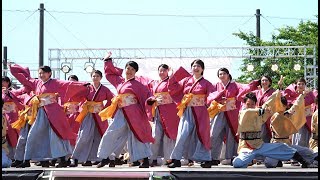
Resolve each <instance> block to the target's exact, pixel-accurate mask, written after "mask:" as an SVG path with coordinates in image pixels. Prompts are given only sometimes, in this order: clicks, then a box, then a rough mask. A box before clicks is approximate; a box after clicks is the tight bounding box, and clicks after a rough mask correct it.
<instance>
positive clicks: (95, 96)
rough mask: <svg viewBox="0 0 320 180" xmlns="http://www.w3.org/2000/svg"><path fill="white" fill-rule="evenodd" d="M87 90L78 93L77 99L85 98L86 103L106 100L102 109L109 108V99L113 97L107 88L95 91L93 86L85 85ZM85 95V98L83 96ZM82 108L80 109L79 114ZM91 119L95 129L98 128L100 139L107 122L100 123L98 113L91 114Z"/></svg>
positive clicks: (106, 127) (102, 86) (103, 87)
mask: <svg viewBox="0 0 320 180" xmlns="http://www.w3.org/2000/svg"><path fill="white" fill-rule="evenodd" d="M87 87H88V89H87V91H85V92H81V93H78V94H77V96H78V98H80V97H85V99H86V100H87V101H95V102H102V101H105V100H107V103H106V104H105V105H104V107H103V109H104V108H106V107H108V106H110V104H111V99H112V98H113V97H114V94H113V93H112V92H111V91H110V89H109V88H107V87H106V86H104V85H102V84H101V86H100V87H99V88H98V89H97V90H96V89H95V88H94V85H92V84H90V85H87ZM84 95H85V96H84ZM81 110H82V108H80V112H81ZM92 115H93V119H94V121H95V124H96V127H97V128H98V131H99V134H100V135H101V137H102V136H103V134H104V132H105V131H106V130H107V129H108V126H109V124H108V121H102V120H101V117H100V116H99V113H92Z"/></svg>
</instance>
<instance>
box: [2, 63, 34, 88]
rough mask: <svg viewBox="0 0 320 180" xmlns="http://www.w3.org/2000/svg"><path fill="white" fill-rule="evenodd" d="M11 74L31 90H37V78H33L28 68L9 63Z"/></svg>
mask: <svg viewBox="0 0 320 180" xmlns="http://www.w3.org/2000/svg"><path fill="white" fill-rule="evenodd" d="M8 65H9V69H10V72H11V74H12V75H13V76H14V77H15V78H17V80H18V81H19V82H20V83H21V84H22V85H23V86H25V87H27V88H29V89H30V90H35V87H36V85H35V84H36V79H33V78H31V76H30V71H29V69H28V68H25V67H22V66H19V65H18V64H11V63H8Z"/></svg>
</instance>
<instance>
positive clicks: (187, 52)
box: [48, 46, 318, 88]
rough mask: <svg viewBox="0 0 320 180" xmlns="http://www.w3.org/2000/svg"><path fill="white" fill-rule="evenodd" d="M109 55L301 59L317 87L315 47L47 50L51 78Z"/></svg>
mask: <svg viewBox="0 0 320 180" xmlns="http://www.w3.org/2000/svg"><path fill="white" fill-rule="evenodd" d="M107 51H111V52H112V57H113V58H114V59H115V60H117V59H118V60H121V59H155V58H174V59H184V58H275V59H278V58H304V78H305V79H306V81H307V86H308V87H313V88H316V87H317V84H316V83H317V79H318V64H317V60H316V59H317V57H316V47H315V46H251V47H195V48H92V49H49V56H48V57H49V66H50V67H51V68H52V70H53V71H54V72H53V76H54V77H55V78H60V72H61V63H70V62H72V61H73V60H85V61H88V60H89V61H92V60H98V59H101V58H103V57H104V55H105V53H106V52H107Z"/></svg>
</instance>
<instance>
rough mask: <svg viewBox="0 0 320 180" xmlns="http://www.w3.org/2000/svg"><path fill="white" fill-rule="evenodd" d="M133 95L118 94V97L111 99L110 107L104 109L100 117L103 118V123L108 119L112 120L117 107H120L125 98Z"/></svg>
mask: <svg viewBox="0 0 320 180" xmlns="http://www.w3.org/2000/svg"><path fill="white" fill-rule="evenodd" d="M129 95H132V94H129V93H126V94H118V95H117V96H115V97H113V98H112V99H111V104H110V106H108V107H106V108H105V109H103V110H102V111H101V112H100V113H99V116H100V117H101V120H102V121H105V120H107V119H110V118H112V115H113V113H114V112H115V111H116V109H117V107H118V103H119V101H120V100H122V99H123V98H125V97H127V96H129Z"/></svg>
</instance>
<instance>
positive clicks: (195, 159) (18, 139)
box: [2, 52, 318, 168]
mask: <svg viewBox="0 0 320 180" xmlns="http://www.w3.org/2000/svg"><path fill="white" fill-rule="evenodd" d="M111 55H112V53H111V52H108V53H107V54H106V56H105V57H104V58H103V59H102V60H103V61H104V76H105V77H106V79H107V80H108V81H109V82H110V83H111V84H112V85H113V86H114V87H115V88H116V90H117V94H114V93H113V92H111V91H110V89H109V88H108V87H106V86H104V85H102V84H101V82H100V81H101V79H102V78H103V74H102V72H101V71H99V70H94V71H93V72H92V73H91V79H92V82H90V83H86V82H80V81H79V79H78V77H77V76H76V75H71V76H70V77H69V78H68V81H64V80H58V79H53V78H51V75H52V72H51V68H50V67H49V66H42V67H40V68H39V70H38V78H32V77H31V76H30V72H29V69H28V68H25V67H21V66H19V65H17V64H10V63H9V64H8V65H9V69H10V72H11V74H12V75H13V76H14V77H15V78H16V79H17V80H18V81H19V82H20V83H21V84H22V87H21V88H19V89H13V88H12V85H11V80H10V79H9V78H8V77H3V78H2V103H3V106H2V167H10V166H11V167H17V168H25V167H30V166H31V164H30V163H31V162H36V165H38V166H42V167H50V166H55V167H57V168H58V167H68V166H69V167H77V166H78V164H80V163H81V164H82V166H93V165H96V167H97V168H101V167H104V166H106V165H108V166H109V167H115V166H116V165H117V166H119V165H122V164H124V163H129V166H138V167H139V168H149V167H154V166H160V165H162V164H164V165H166V166H167V167H168V168H175V167H181V166H184V165H186V166H193V165H194V163H199V164H200V166H201V167H202V168H211V167H212V166H217V165H219V164H223V165H232V166H233V167H235V168H239V167H241V168H245V167H248V166H250V165H253V164H255V163H264V164H265V166H266V167H268V168H272V167H273V168H274V167H282V166H283V163H291V164H292V165H299V166H300V164H301V167H303V168H311V167H317V166H318V164H317V163H318V128H317V127H318V110H317V105H318V104H317V101H318V99H317V97H318V94H317V90H310V89H308V88H307V87H306V81H305V80H304V79H303V78H301V79H298V80H297V81H296V82H294V83H293V84H291V85H289V86H288V87H287V88H283V87H282V80H283V78H282V77H281V79H280V81H279V82H278V87H279V89H273V88H272V87H271V86H272V79H271V78H270V77H269V76H267V75H264V76H262V77H261V79H259V80H254V81H252V82H250V83H248V84H242V83H238V82H235V81H234V80H233V79H232V76H231V74H230V73H229V70H228V69H227V68H220V69H219V70H218V72H217V76H218V78H219V80H220V81H219V82H217V83H212V82H209V81H208V80H207V79H205V78H204V70H205V65H204V62H203V61H202V60H200V59H196V60H194V61H192V63H191V69H192V73H191V74H190V73H189V72H188V71H187V70H185V69H184V68H182V67H180V68H179V69H177V70H176V71H172V73H171V74H170V73H169V72H170V67H169V66H168V65H166V64H161V65H159V67H158V74H159V79H158V80H156V79H151V78H149V77H147V76H137V75H136V72H137V71H138V70H139V65H138V64H137V63H136V62H135V61H129V62H127V63H126V65H125V69H121V68H119V67H115V66H114V63H113V62H112V58H111ZM123 71H125V73H124V74H125V75H124V77H123V76H122V74H123ZM169 74H170V76H169ZM206 76H212V74H210V75H206ZM159 158H162V159H163V160H164V162H163V163H161V162H159V161H158V159H159ZM182 160H184V161H182ZM30 161H31V162H30ZM182 162H186V163H182Z"/></svg>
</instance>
